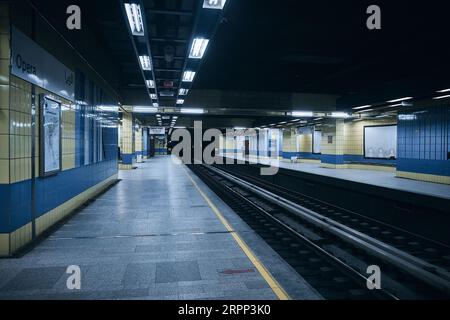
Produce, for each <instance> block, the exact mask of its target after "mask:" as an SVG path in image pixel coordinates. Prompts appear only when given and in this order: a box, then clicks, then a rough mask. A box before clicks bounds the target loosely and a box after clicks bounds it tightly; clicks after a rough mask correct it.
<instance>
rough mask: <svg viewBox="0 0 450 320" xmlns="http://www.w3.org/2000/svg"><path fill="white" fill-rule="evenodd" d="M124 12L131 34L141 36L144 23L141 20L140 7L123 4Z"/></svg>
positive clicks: (133, 4)
mask: <svg viewBox="0 0 450 320" xmlns="http://www.w3.org/2000/svg"><path fill="white" fill-rule="evenodd" d="M125 11H126V13H127V18H128V23H129V24H130V29H131V33H132V34H133V35H135V36H143V35H144V23H143V20H142V14H141V6H140V5H138V4H136V3H125Z"/></svg>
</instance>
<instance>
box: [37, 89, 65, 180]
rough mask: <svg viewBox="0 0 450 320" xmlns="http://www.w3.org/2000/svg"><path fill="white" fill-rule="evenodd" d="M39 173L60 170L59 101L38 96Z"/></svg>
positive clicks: (45, 173)
mask: <svg viewBox="0 0 450 320" xmlns="http://www.w3.org/2000/svg"><path fill="white" fill-rule="evenodd" d="M40 106H41V108H40V112H39V114H40V121H39V123H40V130H39V131H40V135H39V138H40V156H39V158H40V175H41V176H43V177H45V176H49V175H52V174H55V173H57V172H58V171H60V170H61V103H60V102H58V101H55V100H53V99H50V98H49V97H46V96H45V95H41V96H40Z"/></svg>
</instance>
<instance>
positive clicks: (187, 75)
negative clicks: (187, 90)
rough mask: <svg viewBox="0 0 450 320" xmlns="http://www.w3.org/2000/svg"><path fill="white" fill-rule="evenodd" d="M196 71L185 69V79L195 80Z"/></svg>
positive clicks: (186, 80)
mask: <svg viewBox="0 0 450 320" xmlns="http://www.w3.org/2000/svg"><path fill="white" fill-rule="evenodd" d="M194 77H195V72H194V71H185V72H184V73H183V81H185V82H192V81H194Z"/></svg>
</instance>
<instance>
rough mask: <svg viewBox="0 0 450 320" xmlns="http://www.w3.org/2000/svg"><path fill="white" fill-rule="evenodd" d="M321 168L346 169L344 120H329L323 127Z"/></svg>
mask: <svg viewBox="0 0 450 320" xmlns="http://www.w3.org/2000/svg"><path fill="white" fill-rule="evenodd" d="M322 129H323V130H322V156H321V166H322V167H325V168H333V169H337V168H345V167H346V166H345V163H344V148H345V141H344V120H342V119H337V120H328V121H327V122H326V124H324V126H323V127H322Z"/></svg>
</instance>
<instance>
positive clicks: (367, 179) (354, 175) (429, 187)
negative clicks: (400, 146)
mask: <svg viewBox="0 0 450 320" xmlns="http://www.w3.org/2000/svg"><path fill="white" fill-rule="evenodd" d="M238 158H239V159H243V158H242V156H239V157H238ZM250 161H251V162H256V158H251V159H250ZM259 162H260V163H263V164H267V163H268V160H266V159H262V160H260V161H259ZM272 165H273V166H278V167H280V168H285V169H290V170H295V171H302V172H307V173H313V174H317V175H322V176H327V177H332V178H337V179H343V180H349V181H355V182H360V183H365V184H370V185H375V186H380V187H385V188H389V189H396V190H402V191H407V192H413V193H419V194H425V195H430V196H434V197H439V198H445V199H450V185H445V184H439V183H432V182H424V181H416V180H409V179H402V178H397V177H396V176H395V174H394V173H392V172H384V171H375V170H358V169H328V168H321V167H320V165H319V164H314V163H289V162H283V161H273V162H272Z"/></svg>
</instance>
